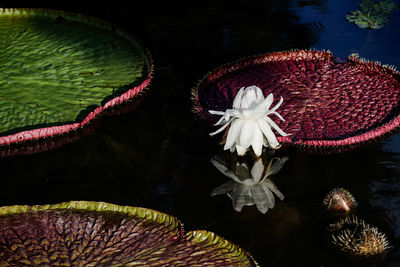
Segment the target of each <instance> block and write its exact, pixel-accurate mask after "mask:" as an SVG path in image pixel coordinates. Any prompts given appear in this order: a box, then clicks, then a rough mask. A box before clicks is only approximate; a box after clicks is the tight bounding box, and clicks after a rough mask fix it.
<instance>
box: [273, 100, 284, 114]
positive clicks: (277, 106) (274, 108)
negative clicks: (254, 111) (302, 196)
mask: <svg viewBox="0 0 400 267" xmlns="http://www.w3.org/2000/svg"><path fill="white" fill-rule="evenodd" d="M282 102H283V97H281V98H280V99H279V102H278V104H276V105H275V106H274V107H273V108H272V109H271V110H270V111H272V112H275V110H277V109H278V108H279V106H280V105H281V104H282Z"/></svg>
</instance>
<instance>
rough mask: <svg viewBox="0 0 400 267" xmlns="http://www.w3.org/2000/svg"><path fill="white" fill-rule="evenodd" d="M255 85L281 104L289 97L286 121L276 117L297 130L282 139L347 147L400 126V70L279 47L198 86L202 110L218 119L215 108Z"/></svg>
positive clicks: (309, 146) (304, 145)
mask: <svg viewBox="0 0 400 267" xmlns="http://www.w3.org/2000/svg"><path fill="white" fill-rule="evenodd" d="M251 85H255V86H258V87H259V88H261V89H262V90H263V94H264V96H267V95H269V94H270V93H272V94H273V95H274V99H275V102H276V103H277V102H278V101H279V98H280V96H282V97H283V103H282V105H281V106H280V107H279V113H280V115H282V117H283V118H284V119H285V121H280V120H277V124H278V126H279V127H280V128H281V129H282V130H283V131H284V132H285V133H288V134H290V135H289V136H278V137H277V139H278V141H279V142H281V143H282V144H284V145H294V146H297V147H299V148H301V149H304V150H307V151H311V152H341V151H345V150H347V149H350V148H354V147H358V146H360V145H362V144H366V143H368V142H370V141H372V140H376V139H377V138H380V137H383V136H385V135H387V134H389V133H390V132H392V131H393V130H395V129H397V128H399V126H400V74H399V72H397V71H396V70H395V69H394V68H392V67H389V66H384V65H381V64H379V63H377V62H368V61H366V60H363V59H360V58H358V56H357V55H350V56H349V57H348V58H347V59H341V58H335V57H334V56H333V55H332V54H331V53H329V52H325V51H304V50H298V51H288V52H276V53H270V54H265V55H261V56H256V57H251V58H246V59H243V60H239V61H237V62H234V63H230V64H226V65H223V66H221V67H219V68H217V69H216V70H214V71H212V72H211V73H210V74H208V75H207V76H206V77H205V78H204V79H203V80H202V81H201V82H200V83H199V85H198V86H197V87H196V88H195V90H194V91H193V102H194V109H195V112H196V113H197V114H199V115H200V117H201V118H203V119H204V120H205V121H206V122H208V123H209V124H210V125H212V124H213V123H215V122H216V121H217V120H218V119H219V116H216V115H212V114H210V113H209V110H217V111H219V110H220V111H225V110H227V109H231V108H232V103H233V99H234V98H235V96H236V94H237V92H238V91H239V89H240V88H242V87H248V86H251ZM273 105H275V103H274V104H273ZM273 105H272V106H273Z"/></svg>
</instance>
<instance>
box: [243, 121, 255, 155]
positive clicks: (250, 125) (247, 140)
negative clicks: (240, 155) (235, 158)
mask: <svg viewBox="0 0 400 267" xmlns="http://www.w3.org/2000/svg"><path fill="white" fill-rule="evenodd" d="M256 128H258V127H257V123H256V121H254V120H244V124H243V127H242V131H241V132H240V139H239V145H241V146H243V147H246V148H247V147H249V146H250V145H251V143H252V141H253V140H252V139H253V135H254V131H255V129H256Z"/></svg>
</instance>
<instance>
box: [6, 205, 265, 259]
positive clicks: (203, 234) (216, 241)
mask: <svg viewBox="0 0 400 267" xmlns="http://www.w3.org/2000/svg"><path fill="white" fill-rule="evenodd" d="M63 210H73V211H78V212H100V213H102V212H115V213H121V214H123V215H126V216H134V217H137V218H141V219H145V220H147V221H149V222H156V223H159V224H162V225H164V226H167V227H168V228H169V229H170V230H171V232H172V233H174V235H176V236H179V237H181V238H185V239H187V240H190V241H191V242H194V243H202V242H205V243H207V244H209V245H218V247H219V248H220V249H223V250H225V251H226V252H227V253H230V254H232V255H235V257H237V258H242V259H247V261H248V262H249V263H251V264H253V266H259V265H258V263H257V262H256V261H255V260H254V259H253V257H252V256H251V255H250V254H249V253H247V252H245V251H244V250H243V249H242V248H240V247H239V246H238V245H236V244H234V243H232V242H230V241H228V240H226V239H224V238H223V237H221V236H218V235H217V234H215V233H213V232H209V231H205V230H196V231H189V232H187V233H184V232H183V231H184V230H183V227H182V225H183V224H182V223H181V222H180V221H179V220H178V219H177V218H176V217H174V216H171V215H168V214H166V213H163V212H159V211H156V210H152V209H148V208H142V207H132V206H120V205H116V204H110V203H106V202H95V201H69V202H62V203H58V204H47V205H33V206H29V205H13V206H4V207H0V218H1V217H4V216H10V215H18V214H25V213H36V212H46V211H63Z"/></svg>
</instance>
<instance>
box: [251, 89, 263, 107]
mask: <svg viewBox="0 0 400 267" xmlns="http://www.w3.org/2000/svg"><path fill="white" fill-rule="evenodd" d="M252 87H253V88H254V90H255V91H256V95H257V103H261V102H263V101H264V94H263V92H262V90H261V89H260V88H259V87H257V86H255V85H254V86H252Z"/></svg>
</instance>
